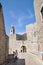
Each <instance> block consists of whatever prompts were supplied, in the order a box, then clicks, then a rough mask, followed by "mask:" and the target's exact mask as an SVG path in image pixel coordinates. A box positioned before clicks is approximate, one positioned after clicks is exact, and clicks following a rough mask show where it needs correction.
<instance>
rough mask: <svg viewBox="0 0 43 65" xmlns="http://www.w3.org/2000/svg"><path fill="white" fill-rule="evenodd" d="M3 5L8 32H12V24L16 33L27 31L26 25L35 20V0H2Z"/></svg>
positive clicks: (0, 0)
mask: <svg viewBox="0 0 43 65" xmlns="http://www.w3.org/2000/svg"><path fill="white" fill-rule="evenodd" d="M0 2H1V3H2V6H3V14H4V22H5V29H6V33H7V34H8V35H9V34H10V28H11V25H14V27H15V33H20V34H21V33H24V32H26V25H28V24H31V23H34V22H35V14H34V1H33V0H0Z"/></svg>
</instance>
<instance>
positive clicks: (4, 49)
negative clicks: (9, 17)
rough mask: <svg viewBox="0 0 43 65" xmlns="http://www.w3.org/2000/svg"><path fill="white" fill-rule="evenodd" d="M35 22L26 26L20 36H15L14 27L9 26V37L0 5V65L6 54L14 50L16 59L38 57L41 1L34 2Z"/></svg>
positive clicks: (42, 33)
mask: <svg viewBox="0 0 43 65" xmlns="http://www.w3.org/2000/svg"><path fill="white" fill-rule="evenodd" d="M34 11H35V16H36V22H35V23H34V24H30V25H26V32H25V33H24V34H22V35H20V34H15V29H14V26H11V29H10V35H9V36H7V35H6V32H5V24H4V17H3V12H2V5H1V4H0V64H2V63H3V62H4V61H5V60H7V58H8V53H9V54H13V53H14V52H15V51H16V50H17V52H18V57H19V58H20V57H21V58H23V57H25V54H27V55H28V54H29V53H33V54H35V55H38V56H40V54H41V53H43V0H40V1H39V0H34Z"/></svg>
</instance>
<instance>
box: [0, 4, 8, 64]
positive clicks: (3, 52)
mask: <svg viewBox="0 0 43 65" xmlns="http://www.w3.org/2000/svg"><path fill="white" fill-rule="evenodd" d="M7 41H8V36H7V35H6V32H5V24H4V17H3V11H2V5H1V4H0V64H3V63H4V62H5V61H6V60H7V56H8V48H7V47H8V44H7Z"/></svg>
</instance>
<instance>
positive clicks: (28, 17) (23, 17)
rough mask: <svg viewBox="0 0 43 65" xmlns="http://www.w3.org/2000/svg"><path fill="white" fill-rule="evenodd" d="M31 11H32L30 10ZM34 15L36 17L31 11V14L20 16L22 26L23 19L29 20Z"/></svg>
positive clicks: (19, 21) (19, 20)
mask: <svg viewBox="0 0 43 65" xmlns="http://www.w3.org/2000/svg"><path fill="white" fill-rule="evenodd" d="M29 13H30V11H29ZM33 17H34V15H33V14H32V13H30V15H25V16H22V17H19V18H18V23H19V25H20V26H22V21H23V20H26V19H28V20H29V19H31V18H33Z"/></svg>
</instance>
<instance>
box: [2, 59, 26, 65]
mask: <svg viewBox="0 0 43 65" xmlns="http://www.w3.org/2000/svg"><path fill="white" fill-rule="evenodd" d="M3 65H25V60H24V59H17V60H16V61H15V62H14V61H9V63H5V64H3Z"/></svg>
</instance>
